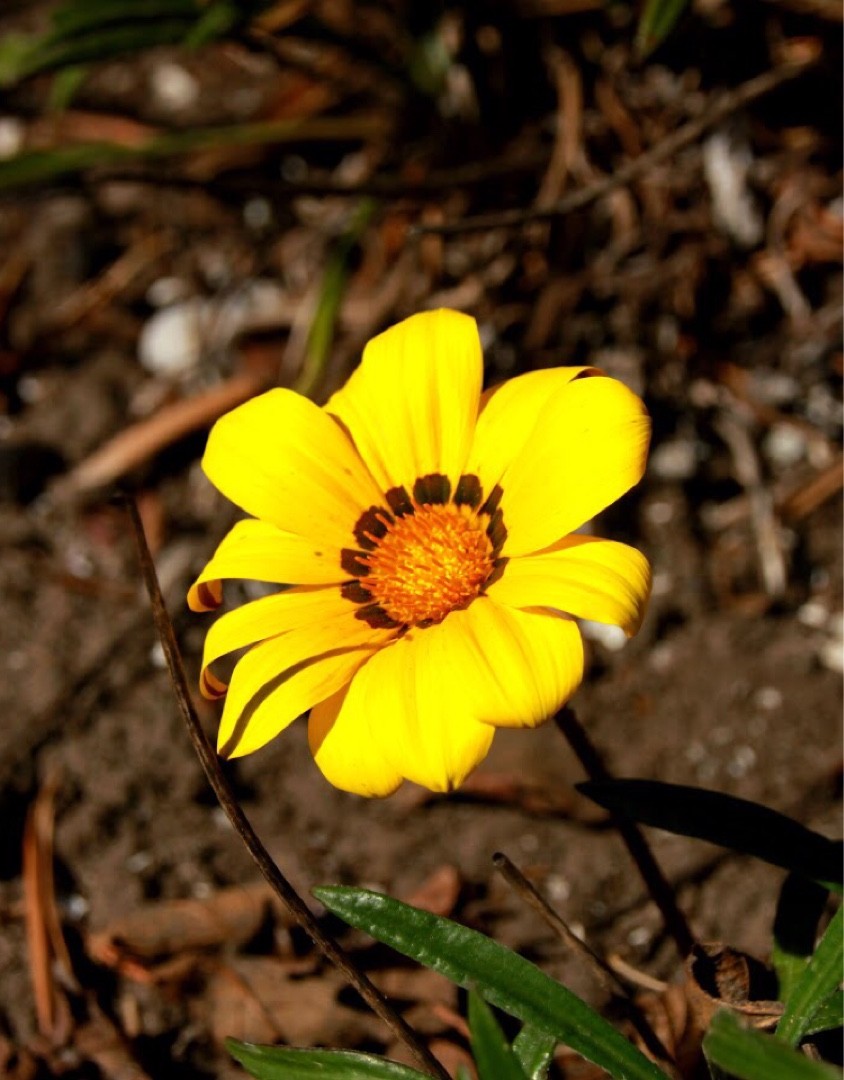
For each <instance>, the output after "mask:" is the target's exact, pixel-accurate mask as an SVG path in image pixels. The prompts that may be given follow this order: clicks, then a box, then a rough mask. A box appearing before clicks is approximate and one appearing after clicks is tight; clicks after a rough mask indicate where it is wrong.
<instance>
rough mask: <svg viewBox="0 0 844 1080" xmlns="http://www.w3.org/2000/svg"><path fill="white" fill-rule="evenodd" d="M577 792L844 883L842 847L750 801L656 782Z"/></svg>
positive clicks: (604, 784) (592, 786)
mask: <svg viewBox="0 0 844 1080" xmlns="http://www.w3.org/2000/svg"><path fill="white" fill-rule="evenodd" d="M577 789H578V791H581V792H582V793H583V794H584V795H586V796H588V798H590V799H592V801H593V802H596V803H598V805H599V806H603V807H604V809H606V810H612V811H613V812H615V813H619V814H625V815H626V816H627V817H630V818H632V819H633V820H634V821H638V822H640V823H641V824H642V825H652V826H654V827H656V828H658V829H665V830H667V831H668V832H673V833H679V834H680V835H681V836H693V837H695V838H696V839H698V840H708V841H709V842H710V843H711V844H719V845H720V846H721V847H726V848H730V849H731V850H733V851H740V852H742V853H743V854H745V855H753V856H755V857H756V858H757V859H762V860H763V861H764V862H768V863H772V864H773V865H774V866H781V867H783V868H784V869H786V870H791V871H792V872H794V873H798V874H802V875H803V876H804V877H808V878H812V879H814V880H815V881H820V882H835V883H836V884H838V885H840V883H841V882H842V880H844V875H842V865H841V844H840V842H837V841H835V840H829V839H828V838H827V837H825V836H821V835H820V833H816V832H812V830H811V829H807V828H806V827H805V826H804V825H801V824H800V823H799V822H797V821H794V820H792V819H791V818H788V817H786V816H785V815H784V814H780V813H777V811H776V810H769V809H768V808H767V807H765V806H760V805H759V804H758V803H754V802H749V801H748V800H747V799H738V798H736V797H735V796H733V795H723V794H722V793H721V792H718V791H708V790H707V789H705V788H694V787H685V786H684V785H682V784H664V783H660V782H659V781H656V780H590V781H587V782H585V783H582V784H578V785H577Z"/></svg>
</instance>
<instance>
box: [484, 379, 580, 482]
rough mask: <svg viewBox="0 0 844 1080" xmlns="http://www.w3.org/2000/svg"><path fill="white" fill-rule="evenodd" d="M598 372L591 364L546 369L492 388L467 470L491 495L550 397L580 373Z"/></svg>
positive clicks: (518, 452) (485, 396)
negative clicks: (589, 365)
mask: <svg viewBox="0 0 844 1080" xmlns="http://www.w3.org/2000/svg"><path fill="white" fill-rule="evenodd" d="M597 374H599V372H598V371H597V369H596V368H588V367H559V368H546V369H543V370H542V371H529V372H527V374H525V375H518V376H516V378H515V379H508V380H507V382H504V383H501V384H500V385H499V386H494V387H492V389H491V390H488V391H487V392H486V393H485V394H484V395H483V397H482V398H481V413H480V416H479V417H478V425H477V428H476V429H475V438H474V442H473V443H472V449H471V452H470V454H469V461H468V464H467V467H466V472H468V473H474V475H475V476H477V477H479V479H480V481H481V486H482V487H483V489H484V492H485V493H486V494H487V495H488V494H489V493H490V491H491V490H492V489H493V487H495V485H496V484H497V483H498V481H499V480H500V479H501V476H502V474H503V472H504V470H505V469H506V468H507V466H508V465H509V464H510V462H511V461H513V460H514V459H515V458H517V457H518V456H519V454H520V453H521V451H522V449H523V447H524V445H525V443H526V442H527V440H528V438H529V437H530V434H531V432H532V431H533V429H534V428H535V427H536V424H537V421H538V419H539V416H540V414H541V413H542V410H543V409H544V408H545V407H546V406H547V405H548V402H549V400H550V398H552V397H553V395H554V394H556V393H557V391H558V390H561V389H562V388H563V387H564V386H566V385H567V384H568V383H570V382H571V381H572V380H573V379H576V378H577V377H578V376H581V377H583V376H586V375H597Z"/></svg>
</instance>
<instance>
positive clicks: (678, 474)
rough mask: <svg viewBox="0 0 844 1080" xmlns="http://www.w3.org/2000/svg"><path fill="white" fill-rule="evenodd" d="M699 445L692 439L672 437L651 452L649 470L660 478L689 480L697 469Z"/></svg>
mask: <svg viewBox="0 0 844 1080" xmlns="http://www.w3.org/2000/svg"><path fill="white" fill-rule="evenodd" d="M697 463H698V452H697V446H696V445H695V443H694V441H693V440H692V439H670V440H669V441H668V442H664V443H661V444H660V445H659V446H657V448H656V449H655V450H654V451H653V453H652V454H651V459H650V464H649V466H648V471H649V472H650V473H651V474H652V475H654V476H657V477H659V479H660V480H688V479H689V478H690V477H692V476H694V474H695V471H696V469H697Z"/></svg>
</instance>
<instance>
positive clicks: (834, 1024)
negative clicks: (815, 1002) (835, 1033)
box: [803, 990, 844, 1036]
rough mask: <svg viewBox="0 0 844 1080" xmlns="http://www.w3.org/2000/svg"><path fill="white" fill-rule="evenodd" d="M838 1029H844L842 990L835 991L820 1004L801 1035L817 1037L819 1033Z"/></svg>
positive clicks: (843, 998)
mask: <svg viewBox="0 0 844 1080" xmlns="http://www.w3.org/2000/svg"><path fill="white" fill-rule="evenodd" d="M840 1027H844V990H836V991H835V993H834V994H832V995H831V996H830V997H828V998H827V999H826V1001H822V1002H821V1003H820V1005H819V1006H818V1008H817V1010H816V1011H815V1012H814V1013H813V1014H812V1019H811V1020H810V1021H809V1026H808V1027H807V1028H806V1030H805V1031H804V1032H803V1034H804V1036H805V1035H817V1034H818V1032H820V1031H832V1030H834V1029H835V1028H840Z"/></svg>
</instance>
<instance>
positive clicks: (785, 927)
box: [771, 874, 829, 1001]
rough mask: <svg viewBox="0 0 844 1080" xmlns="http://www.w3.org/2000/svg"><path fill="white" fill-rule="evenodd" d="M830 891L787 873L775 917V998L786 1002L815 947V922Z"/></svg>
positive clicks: (772, 958) (816, 924) (773, 950)
mask: <svg viewBox="0 0 844 1080" xmlns="http://www.w3.org/2000/svg"><path fill="white" fill-rule="evenodd" d="M828 897H829V892H828V891H827V890H826V889H825V888H824V887H823V886H822V885H818V883H817V882H816V881H810V880H809V879H808V878H804V877H800V875H799V874H789V875H788V877H787V878H786V879H785V881H784V882H783V886H782V889H781V890H780V896H779V900H778V902H777V914H776V918H775V919H774V946H773V949H772V950H771V961H772V963H773V965H774V969H775V971H776V973H777V981H778V984H779V993H778V997H779V999H780V1001H787V1000H788V998H789V997H790V995H791V992H792V990H793V989H794V987H795V986H796V985H797V983H798V981H799V980H800V978H801V976H802V975H803V972H804V971H805V970H806V965H807V964H808V963H809V958H810V957H811V955H812V953H813V952H814V950H815V941H816V940H817V936H818V923H819V922H820V919H821V916H822V915H823V911H824V908H825V907H826V901H827V898H828Z"/></svg>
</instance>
